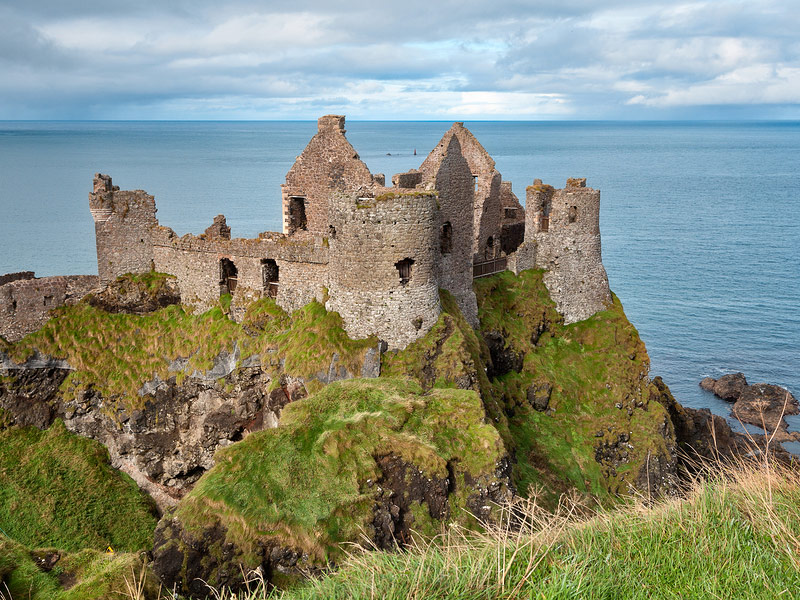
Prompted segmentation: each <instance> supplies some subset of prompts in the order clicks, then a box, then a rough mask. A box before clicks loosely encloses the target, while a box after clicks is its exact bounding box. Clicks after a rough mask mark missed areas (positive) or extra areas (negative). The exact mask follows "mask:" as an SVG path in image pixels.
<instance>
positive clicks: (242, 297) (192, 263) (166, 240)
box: [153, 227, 328, 311]
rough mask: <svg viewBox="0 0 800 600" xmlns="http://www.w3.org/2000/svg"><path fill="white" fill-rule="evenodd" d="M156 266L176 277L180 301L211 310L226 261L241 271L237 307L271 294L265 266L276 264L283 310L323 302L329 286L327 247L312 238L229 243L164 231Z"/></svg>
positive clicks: (159, 233)
mask: <svg viewBox="0 0 800 600" xmlns="http://www.w3.org/2000/svg"><path fill="white" fill-rule="evenodd" d="M154 237H155V245H154V248H153V251H154V262H155V268H156V270H157V271H161V272H164V273H170V274H171V275H175V276H176V278H177V283H178V288H179V289H180V293H181V299H182V301H184V302H186V303H189V304H194V305H197V306H198V307H200V308H202V309H208V308H210V307H212V306H214V305H216V303H217V302H218V301H219V297H220V294H221V292H222V291H223V290H221V286H220V283H221V280H222V273H221V268H220V262H221V261H222V259H228V260H229V261H231V262H232V263H233V264H234V265H235V267H236V269H237V277H236V279H237V283H236V289H235V290H234V291H233V293H232V296H233V304H234V305H239V306H242V305H245V304H246V303H248V302H250V301H252V300H256V299H258V298H260V297H261V296H262V295H264V294H266V293H267V289H266V288H265V285H264V276H263V263H262V261H263V260H265V259H272V260H274V261H275V262H276V263H277V266H278V272H279V280H278V286H277V287H278V294H277V298H276V301H277V303H278V305H279V306H281V307H282V308H283V309H284V310H287V311H292V310H296V309H298V308H301V307H302V306H304V305H305V304H307V303H308V302H310V301H311V300H313V299H314V298H316V299H319V300H321V299H322V296H323V288H324V287H325V286H326V285H327V263H328V248H327V247H325V245H324V243H320V244H319V245H317V244H316V243H315V241H314V239H311V238H309V239H305V240H300V241H298V240H293V239H289V238H287V237H286V236H284V235H282V234H278V233H267V234H262V236H261V237H259V238H254V239H243V238H234V239H226V238H224V237H223V238H220V237H214V238H212V239H204V237H202V236H193V235H184V236H182V237H178V236H176V235H175V234H174V232H173V231H172V230H170V229H168V228H165V227H161V228H159V230H158V231H157V232H156V234H155V236H154Z"/></svg>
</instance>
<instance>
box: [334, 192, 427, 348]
mask: <svg viewBox="0 0 800 600" xmlns="http://www.w3.org/2000/svg"><path fill="white" fill-rule="evenodd" d="M436 201H437V194H436V192H434V191H428V192H424V191H418V190H415V189H408V188H383V187H375V188H373V189H371V190H368V189H364V190H361V191H360V192H356V193H351V194H335V195H333V196H332V198H331V202H330V215H329V217H330V227H331V230H330V232H331V236H330V249H331V251H330V262H329V264H328V280H329V285H330V290H329V293H330V298H329V300H328V303H327V308H328V310H333V311H337V312H338V313H339V314H340V315H341V316H342V319H343V321H344V326H345V330H346V331H347V333H348V334H349V335H350V336H351V337H354V338H364V337H367V336H369V335H371V334H375V335H377V336H378V338H379V339H382V340H384V341H385V342H387V344H388V345H389V348H391V349H394V348H404V347H405V346H406V345H408V344H409V343H411V342H413V341H414V340H416V339H417V338H419V337H420V336H421V335H424V334H425V333H426V332H427V331H428V330H429V329H430V328H431V327H432V326H433V324H434V323H436V320H437V319H438V318H439V314H440V313H441V306H440V303H439V284H438V281H437V278H436V252H437V249H438V242H439V239H438V238H439V236H438V227H437V223H438V221H437V208H436Z"/></svg>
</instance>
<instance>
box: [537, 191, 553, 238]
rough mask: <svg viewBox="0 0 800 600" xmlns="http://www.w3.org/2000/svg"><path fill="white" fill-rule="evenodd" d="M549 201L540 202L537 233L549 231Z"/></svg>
mask: <svg viewBox="0 0 800 600" xmlns="http://www.w3.org/2000/svg"><path fill="white" fill-rule="evenodd" d="M550 206H551V204H550V199H549V198H548V199H547V200H545V201H544V202H542V212H541V214H540V215H539V231H550Z"/></svg>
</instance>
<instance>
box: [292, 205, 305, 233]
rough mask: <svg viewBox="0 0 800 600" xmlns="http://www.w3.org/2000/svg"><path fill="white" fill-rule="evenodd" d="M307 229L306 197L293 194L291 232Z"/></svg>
mask: <svg viewBox="0 0 800 600" xmlns="http://www.w3.org/2000/svg"><path fill="white" fill-rule="evenodd" d="M307 229H308V221H307V220H306V199H305V198H304V197H303V196H291V197H290V198H289V233H294V232H295V231H305V230H307Z"/></svg>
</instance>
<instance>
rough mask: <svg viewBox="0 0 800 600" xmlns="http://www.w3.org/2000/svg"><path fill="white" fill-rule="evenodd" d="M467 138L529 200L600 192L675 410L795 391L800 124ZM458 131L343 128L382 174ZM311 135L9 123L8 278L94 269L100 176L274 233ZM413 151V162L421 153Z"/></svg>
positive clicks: (610, 262)
mask: <svg viewBox="0 0 800 600" xmlns="http://www.w3.org/2000/svg"><path fill="white" fill-rule="evenodd" d="M466 125H467V126H468V127H469V128H470V129H471V130H472V131H473V132H474V133H475V134H476V135H477V137H478V139H480V140H481V142H482V143H483V145H484V146H485V147H486V149H487V150H488V151H489V152H490V153H491V154H492V156H494V158H495V160H496V161H497V166H498V169H499V170H500V171H501V172H502V173H503V178H504V179H505V180H509V181H512V182H513V184H514V189H515V191H516V192H517V194H518V195H520V196H521V199H522V200H523V202H524V190H525V186H527V185H529V184H530V183H531V182H532V180H533V179H534V178H536V177H538V178H541V179H543V180H544V181H545V183H551V184H553V185H556V186H558V187H561V186H563V185H564V182H565V181H566V179H567V177H587V178H588V184H589V185H590V186H592V187H596V188H600V189H601V190H602V211H601V227H602V232H603V259H604V262H605V265H606V268H607V270H608V275H609V279H610V281H611V286H612V289H613V290H614V291H615V292H616V294H617V295H618V296H619V297H620V298H621V300H622V302H623V303H624V305H625V310H626V312H627V314H628V317H629V318H630V319H631V321H632V322H633V323H634V324H635V325H636V326H637V327H638V329H639V331H640V333H641V335H642V337H643V339H644V340H645V342H646V344H647V348H648V351H649V353H650V356H651V359H652V372H653V374H654V375H656V374H660V375H662V376H663V377H664V380H665V381H666V382H667V383H668V384H669V386H670V387H671V388H672V390H673V392H674V393H675V395H676V396H677V397H678V399H679V400H681V401H682V402H684V403H686V404H687V405H689V406H695V407H700V406H710V407H712V408H713V409H714V410H715V412H719V413H720V414H727V412H728V408H729V407H728V406H727V405H726V404H725V403H723V402H722V401H716V400H715V398H714V397H713V396H711V395H710V394H707V393H705V392H703V391H702V390H700V389H699V388H698V387H697V382H698V381H699V380H700V379H701V378H703V377H704V376H706V375H711V376H719V375H721V374H722V373H725V372H729V371H736V370H741V371H743V372H744V373H745V374H746V375H747V377H748V379H749V380H750V381H752V382H756V381H767V382H770V383H777V384H780V385H784V386H787V387H789V388H790V389H791V390H792V391H793V392H794V393H795V395H797V394H798V393H800V315H799V314H798V307H800V268H799V267H798V256H800V241H799V240H800V231H799V230H798V229H799V228H800V226H799V225H798V224H800V191H798V190H800V186H798V179H799V178H800V123H604V122H602V123H587V122H568V123H554V122H543V123H508V122H503V123H492V122H476V123H466ZM448 127H449V123H408V122H350V123H348V125H347V128H348V138H349V139H350V141H351V142H352V143H353V145H354V146H355V147H356V148H357V150H358V151H359V153H360V155H361V158H362V159H364V160H365V162H366V163H367V165H368V166H369V167H370V169H371V170H372V171H373V172H383V173H385V174H386V175H387V180H388V179H389V177H390V176H391V175H392V174H394V173H398V172H401V171H405V170H407V169H409V168H412V167H417V166H419V164H420V163H421V162H422V159H423V158H424V156H425V155H426V154H427V152H428V151H429V150H430V149H431V148H433V146H434V145H435V143H436V142H437V141H438V140H439V138H440V137H441V135H442V134H443V133H444V131H445V130H446V129H447V128H448ZM315 129H316V123H313V122H255V123H244V122H218V123H212V122H199V123H190V122H144V123H137V122H0V215H2V218H0V240H2V242H1V243H0V244H1V245H0V249H2V252H0V274H2V273H5V272H9V271H17V270H24V269H30V270H35V271H36V272H37V274H39V275H54V274H67V273H95V272H96V268H97V266H96V259H95V250H94V230H93V224H92V220H91V217H90V215H89V210H88V206H87V194H88V193H89V191H90V189H91V184H92V175H93V173H95V172H97V171H100V172H104V173H109V174H111V175H112V176H113V178H114V183H115V184H117V185H119V186H121V187H122V189H136V188H141V189H145V190H147V191H148V192H150V193H151V194H154V195H155V196H156V200H157V204H158V210H159V212H158V217H159V219H160V221H161V223H163V224H165V225H169V226H171V227H172V228H173V229H175V230H176V231H178V232H179V233H186V232H194V233H200V232H202V231H203V230H204V229H205V228H206V227H207V226H208V225H209V224H210V223H211V220H212V218H213V216H214V215H216V214H218V213H220V212H222V213H224V214H225V215H226V216H227V218H228V224H229V225H231V226H232V228H233V234H234V235H235V236H254V235H256V234H257V233H258V232H260V231H267V230H273V231H277V230H280V187H279V186H280V184H281V182H282V181H283V178H284V176H285V174H286V171H287V170H288V169H289V167H290V166H291V164H292V162H293V161H294V158H295V156H296V155H298V154H299V153H300V152H301V151H302V149H303V147H304V146H305V144H306V142H307V141H308V139H309V138H310V137H311V136H312V135H313V134H314V132H315ZM414 149H416V150H417V153H418V156H414V155H413V151H414Z"/></svg>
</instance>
